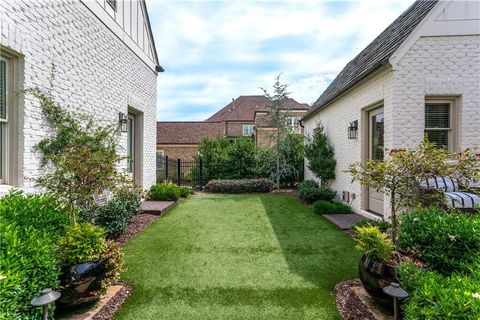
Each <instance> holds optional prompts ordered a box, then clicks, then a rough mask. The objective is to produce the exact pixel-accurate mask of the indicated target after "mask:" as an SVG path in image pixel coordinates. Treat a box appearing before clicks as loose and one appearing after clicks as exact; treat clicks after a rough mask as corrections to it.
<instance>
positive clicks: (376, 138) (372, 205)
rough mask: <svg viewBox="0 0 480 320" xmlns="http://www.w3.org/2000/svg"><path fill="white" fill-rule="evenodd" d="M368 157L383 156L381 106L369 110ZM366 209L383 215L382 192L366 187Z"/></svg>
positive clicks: (378, 158)
mask: <svg viewBox="0 0 480 320" xmlns="http://www.w3.org/2000/svg"><path fill="white" fill-rule="evenodd" d="M368 119H369V133H368V136H369V139H368V140H369V141H368V158H369V159H372V160H383V157H384V152H385V149H384V143H383V141H384V140H383V136H384V117H383V108H378V109H375V110H373V111H370V112H369V116H368ZM368 210H369V211H372V212H374V213H378V214H380V215H383V193H381V192H378V191H377V190H375V189H373V188H369V189H368Z"/></svg>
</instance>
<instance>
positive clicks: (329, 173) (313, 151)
mask: <svg viewBox="0 0 480 320" xmlns="http://www.w3.org/2000/svg"><path fill="white" fill-rule="evenodd" d="M305 157H306V158H307V159H308V168H309V169H310V170H311V171H312V172H313V173H314V174H315V175H316V176H317V177H318V178H320V180H321V185H322V186H325V185H327V184H328V181H329V180H333V179H335V166H336V165H337V160H335V152H334V149H333V147H332V145H330V143H329V142H328V137H327V135H326V134H325V131H324V129H323V126H322V125H321V124H318V125H317V128H315V130H314V131H313V136H312V137H311V138H310V137H308V138H307V142H306V144H305Z"/></svg>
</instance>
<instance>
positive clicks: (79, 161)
mask: <svg viewBox="0 0 480 320" xmlns="http://www.w3.org/2000/svg"><path fill="white" fill-rule="evenodd" d="M26 92H27V93H30V94H32V95H33V96H34V97H35V98H37V99H38V100H39V101H40V105H41V108H42V112H43V114H44V116H45V119H46V120H47V123H48V124H49V126H50V128H51V129H52V131H53V132H52V134H51V135H50V136H48V137H47V138H44V139H43V140H41V141H40V142H39V143H38V144H37V145H36V146H35V150H36V151H39V152H41V153H42V156H43V157H42V162H41V165H42V168H43V169H44V174H43V175H42V176H40V177H39V178H38V179H37V181H36V182H37V184H38V185H39V186H41V187H43V188H45V190H46V191H48V192H52V193H53V194H55V195H56V196H57V197H58V198H59V199H62V200H65V201H66V202H68V203H69V206H70V210H69V211H70V217H69V219H70V222H71V223H72V224H73V225H75V224H76V211H77V209H78V208H87V207H89V206H90V205H92V203H93V201H94V200H95V198H96V197H97V196H99V195H101V194H102V193H103V192H104V191H105V190H113V189H115V188H116V187H120V186H125V184H126V183H132V182H131V180H129V179H128V178H127V177H126V176H125V175H124V174H122V173H120V172H119V171H118V170H117V165H118V163H119V162H120V161H121V160H122V159H123V158H122V157H120V156H118V154H117V152H116V140H115V132H116V129H115V127H113V126H96V125H95V124H94V121H93V119H92V117H89V116H86V115H82V114H77V113H73V112H69V111H67V110H64V109H63V108H62V107H61V105H60V104H59V103H57V102H56V101H55V100H54V99H53V98H52V97H51V95H50V94H49V93H44V92H42V91H41V90H39V89H29V90H26ZM132 185H133V183H132Z"/></svg>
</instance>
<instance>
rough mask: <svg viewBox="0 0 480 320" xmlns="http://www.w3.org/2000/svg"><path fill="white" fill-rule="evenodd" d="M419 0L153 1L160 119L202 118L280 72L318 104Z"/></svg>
mask: <svg viewBox="0 0 480 320" xmlns="http://www.w3.org/2000/svg"><path fill="white" fill-rule="evenodd" d="M412 1H413V0H391V1H378V0H365V1H351V2H345V1H330V2H328V1H245V0H243V1H242V0H238V1H178V0H174V1H147V5H148V8H149V13H150V20H151V23H152V27H153V33H154V36H155V40H156V43H157V51H158V55H159V59H160V64H161V65H162V66H163V67H164V68H165V69H166V72H165V73H164V74H162V75H160V76H159V79H158V88H159V89H158V118H159V119H161V120H177V119H189V120H195V119H197V120H202V119H204V118H206V117H208V115H210V114H212V113H214V112H215V111H216V110H218V109H219V108H221V107H223V106H224V105H225V104H227V103H228V102H229V101H230V100H231V98H232V97H237V96H239V95H242V94H260V93H261V91H260V90H259V89H258V87H260V86H261V87H267V88H269V87H270V86H271V84H272V83H273V79H274V77H275V75H276V74H278V73H279V72H283V74H284V75H283V77H282V79H283V80H284V81H286V82H287V83H289V84H290V89H291V91H292V97H294V98H295V99H297V100H299V101H300V102H306V103H311V102H312V101H314V100H316V99H317V98H318V97H319V96H320V94H321V93H322V91H323V90H324V89H325V87H326V86H327V85H328V83H329V81H331V79H333V78H334V76H335V75H336V74H337V73H338V72H339V71H340V70H341V69H342V68H343V66H344V65H345V64H346V63H347V62H348V61H349V60H350V59H352V58H353V57H354V56H355V55H356V54H358V53H359V52H360V51H361V50H362V49H363V48H364V47H365V46H366V45H367V44H368V43H369V42H370V41H372V40H373V39H374V38H375V37H376V36H377V35H378V34H379V33H380V32H381V31H383V30H384V29H385V28H386V27H387V26H388V24H389V23H391V22H392V21H393V20H394V19H395V18H396V17H397V16H398V15H399V14H400V13H401V12H402V11H403V10H405V9H406V8H407V7H408V5H410V4H411V3H412ZM192 110H194V111H192Z"/></svg>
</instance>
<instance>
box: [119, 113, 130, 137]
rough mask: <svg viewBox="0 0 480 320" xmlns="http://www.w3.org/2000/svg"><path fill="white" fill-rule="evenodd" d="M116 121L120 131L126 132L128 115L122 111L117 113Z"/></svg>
mask: <svg viewBox="0 0 480 320" xmlns="http://www.w3.org/2000/svg"><path fill="white" fill-rule="evenodd" d="M118 123H119V125H120V131H121V132H127V131H128V115H126V114H125V113H123V112H119V113H118Z"/></svg>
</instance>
